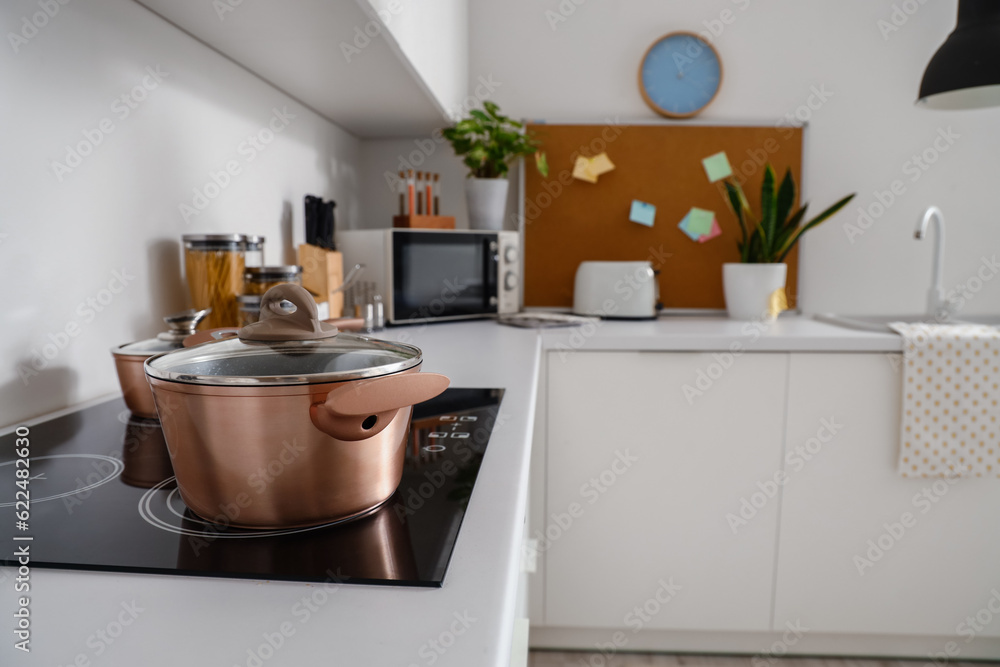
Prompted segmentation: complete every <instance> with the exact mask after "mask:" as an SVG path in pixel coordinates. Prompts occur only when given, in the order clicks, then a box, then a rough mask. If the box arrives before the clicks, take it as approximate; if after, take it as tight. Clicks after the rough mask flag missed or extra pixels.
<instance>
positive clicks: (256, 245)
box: [243, 234, 264, 250]
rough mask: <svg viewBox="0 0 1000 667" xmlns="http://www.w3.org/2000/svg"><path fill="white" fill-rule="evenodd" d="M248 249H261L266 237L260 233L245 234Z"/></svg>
mask: <svg viewBox="0 0 1000 667" xmlns="http://www.w3.org/2000/svg"><path fill="white" fill-rule="evenodd" d="M243 238H244V240H245V241H246V244H247V249H248V250H249V249H253V250H260V249H261V248H263V247H264V237H263V236H260V235H258V234H244V236H243Z"/></svg>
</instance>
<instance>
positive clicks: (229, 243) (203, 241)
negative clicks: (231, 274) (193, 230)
mask: <svg viewBox="0 0 1000 667" xmlns="http://www.w3.org/2000/svg"><path fill="white" fill-rule="evenodd" d="M181 238H182V239H183V240H184V246H185V247H188V248H193V249H196V250H231V249H236V250H242V249H244V248H245V247H246V241H247V237H246V236H245V235H244V234H184V235H183V236H182V237H181Z"/></svg>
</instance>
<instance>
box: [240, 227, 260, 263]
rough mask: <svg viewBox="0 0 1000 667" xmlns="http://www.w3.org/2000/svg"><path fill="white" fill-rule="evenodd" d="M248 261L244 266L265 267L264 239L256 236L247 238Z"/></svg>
mask: <svg viewBox="0 0 1000 667" xmlns="http://www.w3.org/2000/svg"><path fill="white" fill-rule="evenodd" d="M246 243H247V247H246V261H245V262H244V266H264V237H263V236H258V235H256V234H247V236H246Z"/></svg>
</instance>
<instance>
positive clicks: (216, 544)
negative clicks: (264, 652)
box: [0, 388, 503, 587]
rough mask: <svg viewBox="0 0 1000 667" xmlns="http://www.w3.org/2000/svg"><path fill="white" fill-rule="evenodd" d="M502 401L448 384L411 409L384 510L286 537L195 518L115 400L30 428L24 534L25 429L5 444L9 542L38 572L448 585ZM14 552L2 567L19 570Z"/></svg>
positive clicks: (0, 508) (3, 495) (490, 392)
mask: <svg viewBox="0 0 1000 667" xmlns="http://www.w3.org/2000/svg"><path fill="white" fill-rule="evenodd" d="M502 396H503V390H502V389H462V388H450V389H447V390H446V391H445V392H444V393H443V394H441V395H440V396H438V397H437V398H434V399H431V400H429V401H426V402H424V403H421V404H419V405H417V406H415V407H414V409H413V418H412V422H411V426H410V434H409V439H408V441H407V444H406V463H405V466H404V470H403V479H402V482H401V483H400V485H399V488H398V489H397V490H396V493H395V494H394V495H393V496H392V497H391V498H390V499H389V500H388V502H386V503H385V504H384V505H382V506H381V507H380V508H379V509H378V510H376V511H375V512H374V513H372V514H370V515H368V516H366V517H364V518H361V519H357V520H354V521H349V522H346V523H340V524H330V525H325V526H316V527H310V528H289V529H284V530H280V529H275V530H246V529H240V528H234V527H230V526H226V525H225V517H224V515H220V516H219V517H216V518H217V519H218V520H219V522H208V521H205V520H204V519H202V518H200V517H198V516H197V515H195V514H194V513H192V512H191V511H190V510H189V509H187V508H186V507H185V506H184V503H183V501H182V500H181V498H180V495H179V494H178V492H177V488H176V485H175V484H174V478H173V469H172V467H171V464H170V458H169V455H168V453H167V448H166V443H165V442H164V439H163V433H162V431H161V430H160V426H159V422H157V421H156V420H147V419H139V418H136V417H133V416H132V415H131V413H130V412H129V411H128V410H127V409H126V408H125V404H124V402H123V401H121V399H116V400H111V401H108V402H106V403H101V404H99V405H95V406H92V407H90V408H87V409H85V410H81V411H78V412H73V413H70V414H67V415H64V416H62V417H58V418H56V419H52V420H50V421H46V422H43V423H40V424H36V425H34V426H32V427H30V429H29V431H30V432H29V435H28V440H29V442H30V445H29V449H30V452H29V454H30V456H29V465H28V475H29V483H28V484H27V487H28V489H29V491H30V498H31V506H30V518H29V521H28V525H27V528H26V529H23V528H22V529H19V528H18V526H17V517H16V514H15V511H16V510H17V511H20V510H23V506H21V507H15V500H16V499H17V498H16V497H15V494H16V493H17V492H18V491H20V490H22V489H21V488H20V487H19V486H18V484H17V482H18V477H17V475H16V470H17V469H18V468H22V467H23V463H22V464H15V457H16V456H17V453H16V452H15V438H16V437H17V434H15V433H11V434H9V435H6V436H0V536H3V537H2V539H5V540H6V542H7V544H14V545H18V546H19V545H22V544H27V545H30V547H29V549H30V558H31V566H32V567H51V568H59V569H72V570H101V571H113V572H143V573H154V574H180V575H199V576H209V577H236V578H249V579H280V580H289V581H316V582H329V581H337V582H339V583H359V584H389V585H397V586H432V587H433V586H441V584H442V582H443V581H444V575H445V571H446V570H447V567H448V561H449V559H450V558H451V553H452V550H453V549H454V547H455V541H456V540H457V539H458V531H459V527H460V526H461V523H462V518H463V517H464V515H465V510H466V507H467V505H468V502H469V499H470V497H471V495H472V491H473V486H474V484H475V481H476V476H477V474H478V472H479V466H480V464H481V463H482V460H483V456H484V454H485V452H486V446H487V443H488V441H489V438H490V434H491V432H492V429H493V424H494V422H495V420H496V416H497V413H498V410H499V407H500V401H501V398H502ZM23 486H25V485H24V484H23V483H22V485H21V487H23ZM21 498H23V496H21ZM28 537H30V538H31V539H30V540H27V539H24V538H28ZM15 539H17V541H12V540H15ZM5 551H7V552H8V553H6V554H3V555H2V557H0V558H2V560H0V563H2V564H4V565H17V563H16V561H14V560H13V559H12V557H11V555H10V550H5Z"/></svg>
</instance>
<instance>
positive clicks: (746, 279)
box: [722, 263, 788, 320]
mask: <svg viewBox="0 0 1000 667" xmlns="http://www.w3.org/2000/svg"><path fill="white" fill-rule="evenodd" d="M787 275H788V266H787V265H786V264H784V263H781V264H723V265H722V288H723V290H724V292H725V295H726V311H727V312H728V313H729V317H731V318H732V319H734V320H756V319H764V318H766V317H768V299H769V298H770V297H771V294H772V293H773V292H774V290H776V289H780V288H782V287H784V286H785V278H786V277H787Z"/></svg>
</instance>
